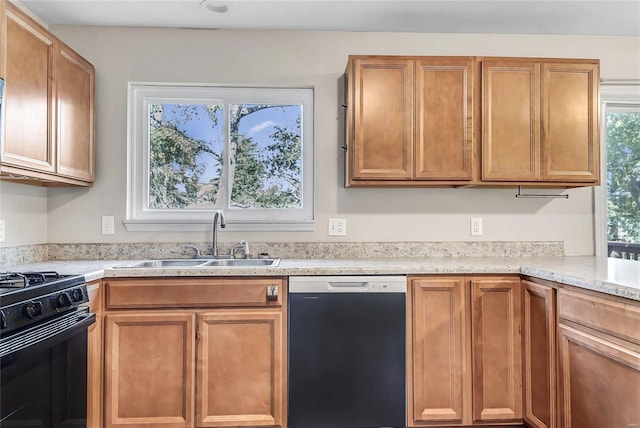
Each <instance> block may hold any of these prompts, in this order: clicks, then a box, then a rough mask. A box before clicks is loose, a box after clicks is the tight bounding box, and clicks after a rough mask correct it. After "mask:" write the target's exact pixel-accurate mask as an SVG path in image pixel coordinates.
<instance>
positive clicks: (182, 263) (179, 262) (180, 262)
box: [116, 259, 206, 268]
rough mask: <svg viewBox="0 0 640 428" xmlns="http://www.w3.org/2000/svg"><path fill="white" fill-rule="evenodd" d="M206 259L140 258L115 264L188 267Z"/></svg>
mask: <svg viewBox="0 0 640 428" xmlns="http://www.w3.org/2000/svg"><path fill="white" fill-rule="evenodd" d="M205 261H206V260H191V259H162V260H142V261H140V262H134V263H127V264H125V265H120V266H116V267H118V268H162V267H190V266H198V265H201V264H203V263H205Z"/></svg>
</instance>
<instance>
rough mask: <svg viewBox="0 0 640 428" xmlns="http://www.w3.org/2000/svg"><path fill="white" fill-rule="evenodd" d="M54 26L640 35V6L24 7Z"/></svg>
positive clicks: (389, 2)
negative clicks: (216, 11)
mask: <svg viewBox="0 0 640 428" xmlns="http://www.w3.org/2000/svg"><path fill="white" fill-rule="evenodd" d="M19 3H20V4H22V5H23V6H25V7H27V8H28V9H30V10H31V11H32V12H33V13H34V14H35V15H36V16H38V17H39V18H40V19H41V20H43V21H44V22H46V23H47V24H50V25H55V24H63V25H107V26H144V27H178V28H216V29H251V30H265V29H267V30H319V31H375V32H387V31H393V32H421V33H490V34H573V35H613V36H640V0H633V1H615V0H604V1H596V0H586V1H577V0H570V1H563V0H556V1H541V0H537V1H528V0H501V1H483V0H470V1H469V0H466V1H463V0H446V1H432V0H413V1H400V0H396V1H394V0H355V1H340V0H324V1H316V0H285V1H269V0H228V1H216V3H224V4H226V5H228V6H230V10H229V12H227V13H225V14H214V13H211V12H208V11H205V10H204V9H203V8H201V7H200V0H21V1H19Z"/></svg>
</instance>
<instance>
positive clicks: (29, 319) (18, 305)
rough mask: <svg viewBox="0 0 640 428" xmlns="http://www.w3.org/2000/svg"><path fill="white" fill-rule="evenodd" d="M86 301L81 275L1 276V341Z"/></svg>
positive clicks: (84, 286) (52, 273)
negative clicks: (2, 338)
mask: <svg viewBox="0 0 640 428" xmlns="http://www.w3.org/2000/svg"><path fill="white" fill-rule="evenodd" d="M88 301H89V299H88V296H87V287H86V283H85V280H84V276H82V275H60V274H58V273H56V272H5V273H0V337H3V336H7V335H9V334H11V333H13V332H15V331H17V330H21V329H23V328H27V327H30V326H33V325H37V324H40V323H42V322H43V321H45V320H48V319H50V318H52V317H55V316H59V315H61V314H63V313H65V312H68V311H71V310H74V309H76V308H77V307H78V306H79V305H81V304H83V303H86V302H88Z"/></svg>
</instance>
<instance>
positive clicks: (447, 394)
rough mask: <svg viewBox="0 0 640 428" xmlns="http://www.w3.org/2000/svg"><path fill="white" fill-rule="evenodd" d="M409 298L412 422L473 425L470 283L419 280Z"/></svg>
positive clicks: (452, 279)
mask: <svg viewBox="0 0 640 428" xmlns="http://www.w3.org/2000/svg"><path fill="white" fill-rule="evenodd" d="M409 293H410V311H408V312H411V313H412V315H411V318H410V319H411V323H410V325H411V329H412V334H411V336H410V337H411V339H412V340H410V343H411V344H412V348H413V350H412V353H410V356H409V364H408V368H409V371H410V373H409V379H410V382H409V383H410V387H409V397H408V402H409V415H408V418H409V421H410V422H413V424H414V425H442V424H445V423H451V424H463V423H469V422H470V416H471V376H470V373H471V338H470V328H469V327H470V324H469V321H470V317H469V313H470V312H469V293H468V287H466V286H465V279H464V278H463V277H424V278H419V277H416V278H412V279H411V284H410V291H409ZM411 372H412V373H413V374H411ZM411 381H413V382H411Z"/></svg>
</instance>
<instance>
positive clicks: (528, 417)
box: [522, 281, 557, 428]
mask: <svg viewBox="0 0 640 428" xmlns="http://www.w3.org/2000/svg"><path fill="white" fill-rule="evenodd" d="M555 307H556V306H555V290H554V289H553V288H551V287H546V286H544V285H539V284H535V283H533V282H530V281H522V325H523V352H524V355H523V374H524V376H523V378H524V379H523V380H524V420H525V421H526V422H527V423H528V424H529V425H530V426H531V427H533V428H555V427H556V385H557V383H556V334H555V333H556V315H555V313H556V310H555Z"/></svg>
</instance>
